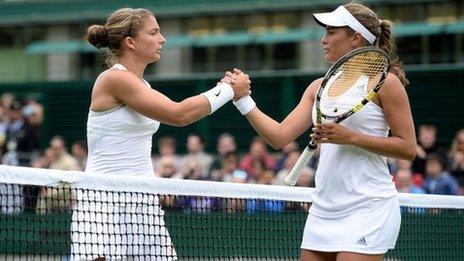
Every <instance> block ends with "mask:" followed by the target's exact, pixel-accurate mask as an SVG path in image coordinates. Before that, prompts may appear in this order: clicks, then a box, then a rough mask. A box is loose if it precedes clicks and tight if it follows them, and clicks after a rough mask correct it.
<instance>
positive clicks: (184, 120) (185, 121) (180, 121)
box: [170, 115, 192, 127]
mask: <svg viewBox="0 0 464 261" xmlns="http://www.w3.org/2000/svg"><path fill="white" fill-rule="evenodd" d="M190 123H192V122H191V120H190V119H189V118H188V117H186V116H185V115H182V116H180V115H179V117H173V118H172V119H171V122H170V124H171V125H173V126H176V127H185V126H187V125H189V124H190Z"/></svg>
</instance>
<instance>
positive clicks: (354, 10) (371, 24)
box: [344, 2, 409, 86]
mask: <svg viewBox="0 0 464 261" xmlns="http://www.w3.org/2000/svg"><path fill="white" fill-rule="evenodd" d="M344 7H345V8H346V10H348V12H350V13H351V14H352V15H353V16H354V17H355V18H356V20H358V21H359V22H360V23H361V24H362V25H363V26H364V27H366V29H367V30H369V32H371V33H372V34H373V35H375V37H376V38H377V40H376V44H377V46H378V47H380V48H381V49H382V50H384V51H385V52H386V53H387V54H388V55H389V56H390V57H392V58H393V59H392V61H391V62H390V72H391V73H393V74H395V75H396V76H397V77H398V78H399V79H400V81H401V83H402V84H403V85H404V86H406V85H408V84H409V81H408V79H407V78H406V74H405V72H404V70H403V68H402V67H403V66H402V62H401V61H400V60H399V59H398V57H397V55H396V43H395V39H394V38H393V36H392V31H391V29H392V26H393V23H392V22H391V21H390V20H382V19H379V18H378V17H377V14H376V13H374V11H372V10H371V9H370V8H368V7H366V6H364V5H362V4H359V3H355V2H351V3H348V4H346V5H344ZM350 30H352V29H350ZM353 33H354V31H353Z"/></svg>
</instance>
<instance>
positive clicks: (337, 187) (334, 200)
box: [226, 3, 416, 261]
mask: <svg viewBox="0 0 464 261" xmlns="http://www.w3.org/2000/svg"><path fill="white" fill-rule="evenodd" d="M314 18H315V20H316V22H317V23H318V24H320V25H321V26H323V27H325V30H326V32H325V35H324V36H323V38H322V47H323V49H324V57H325V59H326V60H327V61H328V62H331V63H334V62H335V61H337V60H338V59H339V58H341V57H342V56H343V55H344V54H346V53H348V52H350V51H352V50H354V49H356V48H359V47H362V46H366V45H377V46H379V47H380V48H381V49H383V50H384V51H385V52H386V53H388V54H389V55H394V48H395V46H394V42H393V38H392V36H391V26H392V23H391V22H390V21H388V20H381V19H379V18H378V17H377V15H376V14H375V13H374V12H373V11H372V10H370V9H369V8H367V7H365V6H363V5H361V4H357V3H349V4H346V5H343V6H339V7H338V8H337V9H336V10H335V11H333V12H330V13H318V14H314ZM239 72H240V71H238V70H235V73H239ZM226 75H228V76H229V77H231V78H233V77H234V76H233V74H232V73H230V72H228V73H226ZM407 83H408V81H407V79H406V78H405V74H404V72H403V70H402V69H401V67H400V63H399V62H398V60H395V61H393V62H392V64H391V69H390V72H389V74H388V75H387V78H386V80H385V83H384V86H383V87H382V88H381V89H380V91H379V93H378V95H377V97H376V98H375V99H374V100H373V102H369V103H368V104H367V105H366V106H365V107H364V108H363V109H362V110H360V111H359V112H357V113H355V114H354V115H352V116H351V117H349V118H348V119H346V120H345V121H343V122H342V123H340V124H335V123H322V124H319V125H316V127H315V128H314V131H315V133H316V134H313V135H312V137H313V138H314V139H315V140H316V141H317V142H318V143H319V144H320V147H321V155H320V162H319V165H318V169H317V172H316V176H315V182H316V189H315V192H314V194H313V195H312V200H313V201H314V203H313V204H312V207H311V209H310V211H309V216H308V220H307V222H306V226H305V230H304V236H303V239H302V244H301V248H302V251H301V260H338V261H340V260H357V261H359V260H361V261H362V260H366V261H367V260H372V261H374V260H381V259H382V256H383V254H384V253H386V252H387V251H388V249H392V248H394V246H395V243H396V239H397V237H398V233H399V229H400V223H401V216H400V209H399V206H398V199H397V191H396V189H395V185H394V184H393V182H392V177H391V175H390V174H389V171H388V168H387V163H386V157H394V158H400V159H407V160H412V159H413V158H414V157H415V153H416V140H415V133H414V124H413V119H412V116H411V110H410V106H409V101H408V97H407V94H406V91H405V88H404V86H405V85H406V84H407ZM320 84H321V79H317V80H315V81H314V82H312V83H311V84H310V85H309V86H308V88H307V89H306V91H305V93H304V94H303V97H302V98H301V100H300V102H299V104H298V105H297V107H296V108H295V109H294V110H293V111H292V112H291V113H290V114H289V115H288V116H287V117H286V118H285V119H284V120H283V121H282V122H280V123H279V122H276V121H275V120H273V119H271V118H270V117H268V116H267V115H265V114H264V113H263V112H261V111H260V110H259V109H258V108H257V107H256V106H255V102H254V101H253V99H252V98H251V97H250V96H246V97H244V98H242V99H240V100H239V101H237V102H235V103H234V104H235V105H236V106H237V108H238V109H239V110H240V112H241V113H242V114H244V115H246V117H247V119H248V121H249V122H250V124H251V125H252V126H253V128H254V129H255V130H256V131H257V132H258V133H259V134H260V135H261V136H262V137H263V138H264V139H265V140H266V141H267V142H268V143H269V144H270V145H271V146H273V147H274V148H282V147H283V146H284V145H286V144H288V143H290V142H291V141H293V140H295V139H296V138H297V137H298V136H300V135H301V134H303V133H304V132H305V131H307V129H308V128H309V126H311V123H312V122H315V119H311V117H308V115H313V117H314V114H315V113H314V112H313V109H312V108H313V105H314V99H315V94H316V92H317V89H318V87H319V86H320ZM389 132H390V133H391V135H389Z"/></svg>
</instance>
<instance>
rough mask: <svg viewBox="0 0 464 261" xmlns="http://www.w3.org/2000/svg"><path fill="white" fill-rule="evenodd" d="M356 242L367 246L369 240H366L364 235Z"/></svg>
mask: <svg viewBox="0 0 464 261" xmlns="http://www.w3.org/2000/svg"><path fill="white" fill-rule="evenodd" d="M356 244H358V245H363V246H367V242H366V239H365V238H364V237H362V238H361V239H359V240H358V241H357V242H356Z"/></svg>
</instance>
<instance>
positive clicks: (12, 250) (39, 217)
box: [0, 166, 464, 261]
mask: <svg viewBox="0 0 464 261" xmlns="http://www.w3.org/2000/svg"><path fill="white" fill-rule="evenodd" d="M311 192H312V189H311V188H300V187H284V186H270V185H256V184H234V183H221V182H209V181H191V180H178V179H160V178H146V177H121V176H113V175H98V174H93V175H89V174H88V173H83V172H65V171H56V170H46V169H32V168H22V167H8V166H0V260H60V261H62V260H92V259H96V258H99V257H105V258H106V260H176V259H178V260H297V259H298V258H299V253H300V249H299V248H300V243H301V237H302V232H303V227H304V224H305V221H306V217H307V212H308V209H309V208H310V205H311V202H310V194H311ZM400 205H401V210H402V227H401V231H400V236H399V239H398V242H397V245H396V248H395V249H394V250H392V251H389V252H388V253H387V255H386V257H385V259H386V260H464V210H463V209H464V197H452V196H437V195H415V194H400Z"/></svg>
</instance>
